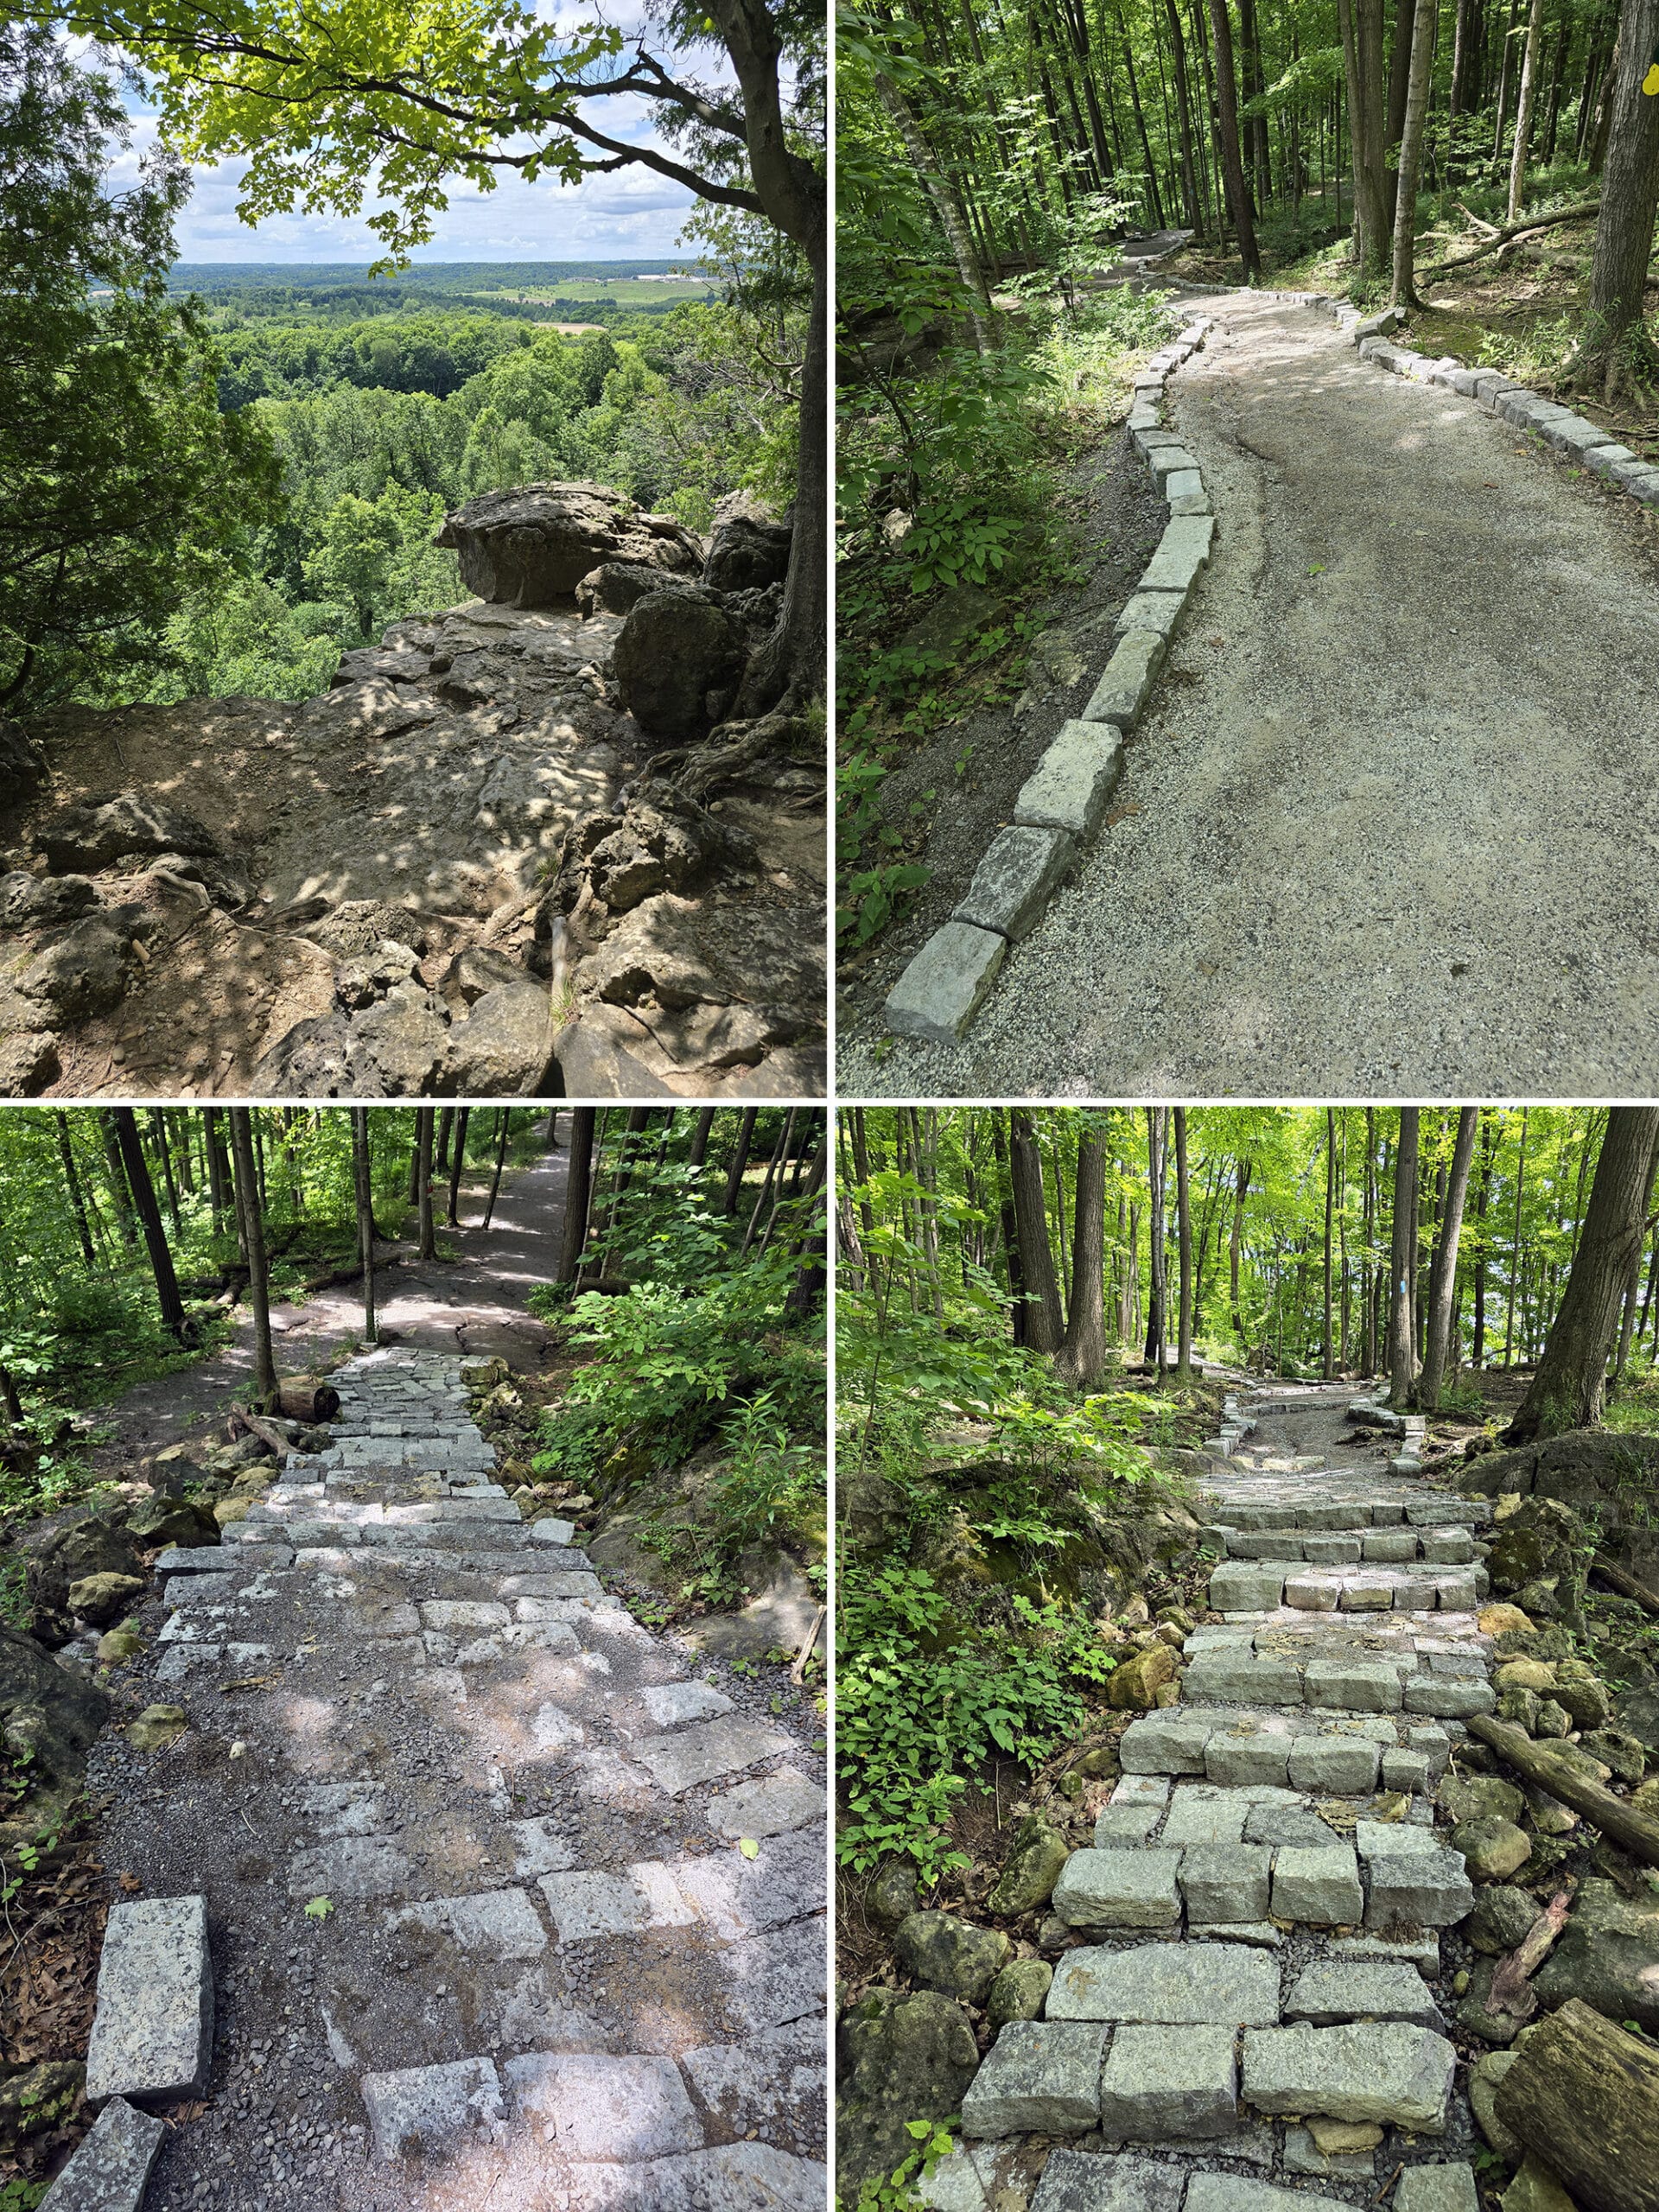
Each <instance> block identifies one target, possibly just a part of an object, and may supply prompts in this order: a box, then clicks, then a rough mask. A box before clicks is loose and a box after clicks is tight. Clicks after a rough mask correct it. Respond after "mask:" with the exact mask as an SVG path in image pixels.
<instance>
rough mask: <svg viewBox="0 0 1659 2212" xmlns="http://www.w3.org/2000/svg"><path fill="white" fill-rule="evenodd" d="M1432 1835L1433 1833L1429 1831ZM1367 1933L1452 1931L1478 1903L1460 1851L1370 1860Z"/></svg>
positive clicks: (1414, 1853)
mask: <svg viewBox="0 0 1659 2212" xmlns="http://www.w3.org/2000/svg"><path fill="white" fill-rule="evenodd" d="M1425 1833H1429V1834H1432V1831H1425ZM1368 1871H1369V1874H1370V1900H1369V1902H1368V1904H1367V1905H1366V1908H1365V1925H1366V1926H1367V1927H1368V1928H1389V1927H1393V1926H1395V1925H1396V1924H1397V1925H1401V1926H1405V1927H1415V1928H1451V1927H1453V1926H1455V1925H1456V1923H1458V1922H1459V1921H1460V1920H1461V1919H1463V1917H1464V1916H1465V1914H1466V1913H1467V1912H1469V1910H1471V1907H1472V1906H1473V1904H1474V1902H1475V1891H1474V1885H1473V1884H1472V1883H1471V1881H1470V1879H1469V1877H1468V1875H1467V1874H1466V1873H1465V1872H1464V1866H1463V1861H1462V1859H1460V1858H1459V1856H1458V1854H1457V1853H1456V1852H1455V1851H1445V1850H1440V1849H1438V1848H1437V1849H1435V1850H1432V1851H1402V1852H1400V1853H1395V1854H1394V1855H1393V1856H1390V1857H1376V1858H1372V1859H1370V1861H1369V1870H1368Z"/></svg>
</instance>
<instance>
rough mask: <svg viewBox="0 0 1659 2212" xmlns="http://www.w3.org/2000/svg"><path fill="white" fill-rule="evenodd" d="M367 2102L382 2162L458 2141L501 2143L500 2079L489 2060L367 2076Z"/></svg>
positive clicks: (428, 2152) (463, 2060) (430, 2151)
mask: <svg viewBox="0 0 1659 2212" xmlns="http://www.w3.org/2000/svg"><path fill="white" fill-rule="evenodd" d="M363 2103H364V2107H365V2110H366V2111H367V2113H368V2115H369V2126H370V2128H371V2129H372V2132H373V2135H374V2147H375V2150H376V2151H377V2152H378V2154H379V2156H380V2157H381V2158H405V2157H408V2156H410V2154H413V2153H424V2154H425V2155H427V2156H429V2157H430V2156H431V2155H432V2154H433V2153H435V2152H442V2151H444V2150H447V2149H448V2147H449V2146H450V2145H452V2144H454V2143H456V2142H466V2141H469V2140H470V2141H474V2142H477V2141H482V2142H489V2141H491V2140H493V2139H499V2137H500V2136H501V2134H502V2133H503V2132H504V2129H505V2120H506V2113H505V2109H504V2107H503V2105H502V2102H501V2082H500V2077H499V2075H498V2074H497V2073H496V2070H495V2067H494V2065H493V2063H492V2062H491V2061H490V2060H489V2059H487V2058H458V2059H456V2060H455V2061H454V2063H452V2064H450V2065H448V2066H408V2067H404V2068H403V2069H401V2070H400V2071H399V2072H397V2073H395V2074H365V2075H364V2076H363Z"/></svg>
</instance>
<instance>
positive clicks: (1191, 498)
mask: <svg viewBox="0 0 1659 2212" xmlns="http://www.w3.org/2000/svg"><path fill="white" fill-rule="evenodd" d="M1164 498H1165V499H1166V501H1167V502H1168V505H1169V512H1171V514H1172V515H1207V514H1209V513H1210V512H1211V504H1210V494H1209V493H1208V492H1206V491H1205V488H1204V478H1203V475H1202V474H1201V473H1200V472H1199V471H1198V469H1196V468H1179V469H1176V470H1174V471H1173V473H1172V474H1170V475H1169V476H1167V477H1166V479H1165V480H1164Z"/></svg>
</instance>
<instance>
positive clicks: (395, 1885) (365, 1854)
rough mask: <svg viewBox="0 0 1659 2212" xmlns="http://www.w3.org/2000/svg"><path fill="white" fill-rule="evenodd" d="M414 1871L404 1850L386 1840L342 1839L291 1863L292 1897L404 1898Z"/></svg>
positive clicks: (300, 1855)
mask: <svg viewBox="0 0 1659 2212" xmlns="http://www.w3.org/2000/svg"><path fill="white" fill-rule="evenodd" d="M412 1878H413V1869H412V1868H411V1867H410V1863H409V1860H408V1859H407V1858H405V1856H404V1853H403V1851H402V1850H401V1848H400V1847H398V1846H397V1844H396V1843H394V1842H392V1841H391V1840H390V1839H389V1838H386V1837H384V1836H342V1837H341V1838H340V1840H338V1841H337V1842H334V1843H327V1844H324V1845H322V1846H321V1847H319V1848H318V1849H317V1850H315V1851H302V1852H298V1853H296V1854H295V1856H294V1858H293V1859H290V1860H289V1869H288V1893H289V1897H308V1898H309V1897H333V1898H334V1900H335V1902H336V1903H339V1902H340V1899H341V1898H350V1899H353V1900H355V1899H357V1898H364V1897H407V1896H408V1894H409V1891H410V1884H411V1881H412Z"/></svg>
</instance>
